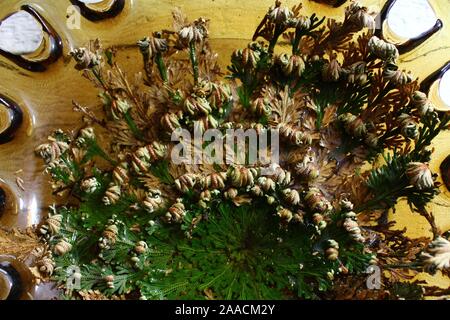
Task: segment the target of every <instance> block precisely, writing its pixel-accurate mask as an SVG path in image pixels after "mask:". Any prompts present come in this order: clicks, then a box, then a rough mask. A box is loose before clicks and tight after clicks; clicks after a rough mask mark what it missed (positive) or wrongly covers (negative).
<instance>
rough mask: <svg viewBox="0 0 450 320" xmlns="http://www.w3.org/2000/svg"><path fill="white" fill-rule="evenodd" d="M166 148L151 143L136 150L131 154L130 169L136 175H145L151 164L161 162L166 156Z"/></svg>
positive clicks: (162, 145)
mask: <svg viewBox="0 0 450 320" xmlns="http://www.w3.org/2000/svg"><path fill="white" fill-rule="evenodd" d="M166 153H167V146H166V145H164V144H161V143H159V142H156V141H155V142H153V143H152V144H149V145H146V146H145V147H141V148H139V149H137V150H136V152H134V153H133V154H131V156H130V157H131V167H132V168H133V169H134V171H135V172H136V174H138V175H142V174H145V173H146V172H147V171H148V170H149V169H150V167H151V165H152V163H154V162H155V161H158V160H161V159H163V158H164V157H165V156H166Z"/></svg>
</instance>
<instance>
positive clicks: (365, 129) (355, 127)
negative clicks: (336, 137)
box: [339, 113, 379, 148]
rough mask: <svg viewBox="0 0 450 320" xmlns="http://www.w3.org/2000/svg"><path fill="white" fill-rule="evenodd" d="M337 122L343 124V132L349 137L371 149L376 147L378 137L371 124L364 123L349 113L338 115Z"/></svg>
mask: <svg viewBox="0 0 450 320" xmlns="http://www.w3.org/2000/svg"><path fill="white" fill-rule="evenodd" d="M339 120H340V121H341V122H342V123H343V125H344V129H345V131H346V132H347V133H348V134H349V135H350V136H352V137H355V138H357V139H360V140H362V141H364V143H365V144H366V145H367V146H369V147H371V148H377V147H378V144H379V137H378V135H377V133H376V132H375V130H374V129H375V127H374V125H373V123H371V122H366V121H364V120H363V119H362V118H361V117H360V116H356V115H354V114H351V113H344V114H343V115H340V116H339Z"/></svg>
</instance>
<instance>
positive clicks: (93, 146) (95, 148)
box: [91, 140, 117, 166]
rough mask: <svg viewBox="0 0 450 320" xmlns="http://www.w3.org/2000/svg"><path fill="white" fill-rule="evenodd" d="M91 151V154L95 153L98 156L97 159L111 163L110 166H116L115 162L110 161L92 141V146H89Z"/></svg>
mask: <svg viewBox="0 0 450 320" xmlns="http://www.w3.org/2000/svg"><path fill="white" fill-rule="evenodd" d="M91 148H92V149H91V150H92V151H93V152H95V154H96V155H98V156H99V157H101V158H103V159H105V160H106V161H108V162H109V163H111V164H112V165H114V166H116V165H117V162H116V161H114V160H112V159H111V158H110V157H109V155H108V154H107V153H106V152H105V151H103V149H102V148H101V147H100V146H99V145H98V143H97V141H95V140H93V141H92V144H91Z"/></svg>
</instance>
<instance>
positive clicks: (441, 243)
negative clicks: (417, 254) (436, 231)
mask: <svg viewBox="0 0 450 320" xmlns="http://www.w3.org/2000/svg"><path fill="white" fill-rule="evenodd" d="M421 258H422V260H423V262H424V265H425V269H426V270H427V271H428V272H431V273H434V272H436V271H437V270H441V271H444V270H446V271H450V241H448V240H447V239H445V238H443V237H437V238H436V239H434V240H433V241H432V242H431V243H430V245H429V246H428V248H427V249H426V251H425V252H423V253H422V255H421Z"/></svg>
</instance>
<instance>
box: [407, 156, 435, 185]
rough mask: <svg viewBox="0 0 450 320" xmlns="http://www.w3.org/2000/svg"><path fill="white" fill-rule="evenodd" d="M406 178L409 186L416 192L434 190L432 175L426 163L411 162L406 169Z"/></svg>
mask: <svg viewBox="0 0 450 320" xmlns="http://www.w3.org/2000/svg"><path fill="white" fill-rule="evenodd" d="M406 176H407V177H408V179H409V181H410V183H411V185H413V186H415V187H416V188H417V189H418V190H426V189H432V188H434V179H433V174H432V173H431V170H430V168H429V167H428V164H427V163H422V162H411V163H409V164H408V166H407V168H406Z"/></svg>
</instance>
